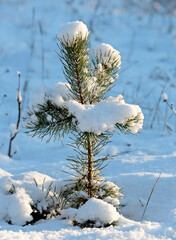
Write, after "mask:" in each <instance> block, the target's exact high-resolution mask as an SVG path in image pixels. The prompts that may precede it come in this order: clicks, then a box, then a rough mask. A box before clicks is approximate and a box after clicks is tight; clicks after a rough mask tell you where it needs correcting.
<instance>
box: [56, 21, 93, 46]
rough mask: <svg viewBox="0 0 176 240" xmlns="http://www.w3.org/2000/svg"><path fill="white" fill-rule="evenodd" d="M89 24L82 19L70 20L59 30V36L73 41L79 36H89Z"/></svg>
mask: <svg viewBox="0 0 176 240" xmlns="http://www.w3.org/2000/svg"><path fill="white" fill-rule="evenodd" d="M88 34H89V32H88V29H87V26H86V25H85V24H84V23H83V22H81V21H75V22H68V23H67V24H65V25H64V26H63V27H62V29H61V30H60V31H59V32H58V34H57V38H58V39H59V40H61V41H63V40H64V41H68V42H72V41H74V40H75V39H76V38H77V37H80V38H82V39H85V38H87V37H88Z"/></svg>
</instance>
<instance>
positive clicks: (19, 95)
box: [16, 90, 23, 103]
mask: <svg viewBox="0 0 176 240" xmlns="http://www.w3.org/2000/svg"><path fill="white" fill-rule="evenodd" d="M16 98H17V101H18V102H19V103H21V102H22V100H23V98H22V96H21V91H20V90H18V93H17V97H16Z"/></svg>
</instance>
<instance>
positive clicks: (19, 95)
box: [8, 72, 22, 158]
mask: <svg viewBox="0 0 176 240" xmlns="http://www.w3.org/2000/svg"><path fill="white" fill-rule="evenodd" d="M17 74H18V90H17V102H18V119H17V123H16V131H15V133H14V134H12V132H11V134H10V141H9V149H8V156H9V157H10V158H11V157H12V156H13V155H14V154H15V153H16V151H15V153H13V154H12V153H11V151H12V141H13V140H14V139H15V137H16V135H17V134H18V130H19V126H20V119H21V102H22V98H21V93H20V75H21V73H20V72H18V73H17Z"/></svg>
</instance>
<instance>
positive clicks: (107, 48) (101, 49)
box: [93, 43, 121, 68]
mask: <svg viewBox="0 0 176 240" xmlns="http://www.w3.org/2000/svg"><path fill="white" fill-rule="evenodd" d="M93 51H94V56H95V58H96V59H97V60H98V63H103V64H108V65H109V66H110V67H111V65H112V63H114V62H115V61H116V67H118V68H120V66H121V56H120V53H119V51H117V50H116V49H114V48H113V47H112V46H111V45H110V44H106V43H102V44H100V45H98V46H96V47H95V48H94V50H93ZM99 68H100V65H99Z"/></svg>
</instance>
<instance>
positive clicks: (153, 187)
mask: <svg viewBox="0 0 176 240" xmlns="http://www.w3.org/2000/svg"><path fill="white" fill-rule="evenodd" d="M161 173H162V172H160V174H159V176H158V178H157V179H156V182H155V184H154V186H153V188H152V191H151V193H150V195H149V197H148V200H147V203H146V205H145V208H144V212H143V214H142V219H143V218H144V215H145V212H146V209H147V206H148V204H149V202H150V199H151V196H152V193H153V191H154V189H155V187H156V184H157V182H158V180H159V178H160V177H161Z"/></svg>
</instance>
